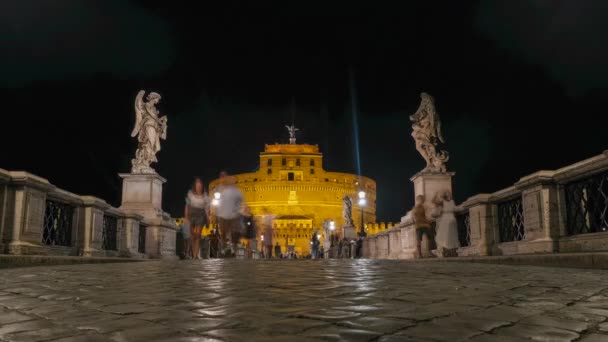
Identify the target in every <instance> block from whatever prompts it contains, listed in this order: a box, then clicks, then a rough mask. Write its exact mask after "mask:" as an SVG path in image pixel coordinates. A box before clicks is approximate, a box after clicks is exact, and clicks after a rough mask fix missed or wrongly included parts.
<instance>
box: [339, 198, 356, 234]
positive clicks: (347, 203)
mask: <svg viewBox="0 0 608 342" xmlns="http://www.w3.org/2000/svg"><path fill="white" fill-rule="evenodd" d="M342 201H343V206H342V219H343V220H344V225H345V226H347V227H354V226H355V223H354V221H353V201H352V200H351V199H350V197H349V196H348V195H344V197H343V198H342Z"/></svg>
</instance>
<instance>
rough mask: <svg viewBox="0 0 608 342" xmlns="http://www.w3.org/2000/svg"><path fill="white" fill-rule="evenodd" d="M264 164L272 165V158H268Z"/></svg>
mask: <svg viewBox="0 0 608 342" xmlns="http://www.w3.org/2000/svg"><path fill="white" fill-rule="evenodd" d="M266 166H272V159H270V158H268V161H266Z"/></svg>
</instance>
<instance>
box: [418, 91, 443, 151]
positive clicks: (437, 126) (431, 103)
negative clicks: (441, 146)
mask: <svg viewBox="0 0 608 342" xmlns="http://www.w3.org/2000/svg"><path fill="white" fill-rule="evenodd" d="M420 97H422V102H421V103H420V108H419V110H423V111H425V112H426V115H428V116H429V123H430V124H431V135H433V136H436V137H437V139H439V141H440V142H442V143H445V141H444V140H443V135H442V134H441V120H439V114H437V110H436V109H435V99H433V97H432V96H431V95H429V94H427V93H422V94H420Z"/></svg>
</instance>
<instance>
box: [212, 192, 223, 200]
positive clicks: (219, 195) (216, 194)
mask: <svg viewBox="0 0 608 342" xmlns="http://www.w3.org/2000/svg"><path fill="white" fill-rule="evenodd" d="M221 196H222V194H221V193H219V192H218V191H216V192H214V193H213V198H214V199H216V200H218V201H219V200H220V197H221Z"/></svg>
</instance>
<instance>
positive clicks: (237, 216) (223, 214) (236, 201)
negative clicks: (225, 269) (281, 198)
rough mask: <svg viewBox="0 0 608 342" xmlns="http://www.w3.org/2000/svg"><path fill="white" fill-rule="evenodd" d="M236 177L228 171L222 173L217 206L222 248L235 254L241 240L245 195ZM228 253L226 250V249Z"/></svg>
mask: <svg viewBox="0 0 608 342" xmlns="http://www.w3.org/2000/svg"><path fill="white" fill-rule="evenodd" d="M235 184H236V178H235V177H231V176H229V175H228V173H227V172H225V171H222V172H221V173H220V186H219V189H218V190H219V192H220V194H221V195H220V198H221V200H220V204H219V206H218V208H217V216H218V218H219V224H220V235H221V238H222V242H223V243H222V248H226V249H227V250H228V252H229V254H231V255H234V252H235V250H236V249H235V248H236V245H237V244H238V243H239V240H240V235H241V234H240V232H241V227H242V217H241V206H242V205H243V202H244V196H243V193H242V192H241V190H239V189H238V188H237V187H236V185H235ZM224 253H226V250H224Z"/></svg>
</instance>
